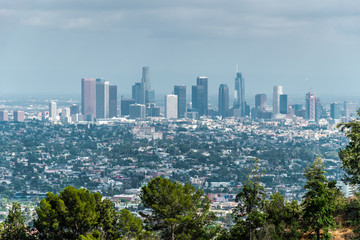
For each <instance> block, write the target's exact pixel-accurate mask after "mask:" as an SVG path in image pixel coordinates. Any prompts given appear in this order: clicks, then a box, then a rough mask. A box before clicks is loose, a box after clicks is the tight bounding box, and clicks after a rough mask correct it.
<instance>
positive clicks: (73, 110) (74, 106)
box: [70, 104, 80, 115]
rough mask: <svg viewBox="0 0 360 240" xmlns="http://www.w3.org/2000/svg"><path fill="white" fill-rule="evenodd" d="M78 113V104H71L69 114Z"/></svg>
mask: <svg viewBox="0 0 360 240" xmlns="http://www.w3.org/2000/svg"><path fill="white" fill-rule="evenodd" d="M79 113H80V109H79V106H78V105H77V104H72V105H71V106H70V115H76V114H79Z"/></svg>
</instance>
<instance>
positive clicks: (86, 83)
mask: <svg viewBox="0 0 360 240" xmlns="http://www.w3.org/2000/svg"><path fill="white" fill-rule="evenodd" d="M81 113H82V114H83V115H84V116H85V118H87V119H89V118H94V117H96V79H88V78H83V79H81Z"/></svg>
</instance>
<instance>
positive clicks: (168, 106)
mask: <svg viewBox="0 0 360 240" xmlns="http://www.w3.org/2000/svg"><path fill="white" fill-rule="evenodd" d="M177 103H178V96H177V95H173V94H169V95H166V96H165V118H167V119H170V118H178V106H177Z"/></svg>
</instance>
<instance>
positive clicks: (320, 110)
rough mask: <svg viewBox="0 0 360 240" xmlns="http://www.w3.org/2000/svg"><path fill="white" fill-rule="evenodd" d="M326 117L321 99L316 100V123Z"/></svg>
mask: <svg viewBox="0 0 360 240" xmlns="http://www.w3.org/2000/svg"><path fill="white" fill-rule="evenodd" d="M323 117H325V114H324V108H323V106H322V105H321V101H320V98H318V97H316V98H315V121H316V122H318V121H319V120H320V119H321V118H323Z"/></svg>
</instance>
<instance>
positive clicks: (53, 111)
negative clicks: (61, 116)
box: [49, 101, 57, 122]
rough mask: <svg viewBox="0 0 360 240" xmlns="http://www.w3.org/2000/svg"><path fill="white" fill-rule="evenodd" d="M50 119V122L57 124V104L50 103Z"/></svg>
mask: <svg viewBox="0 0 360 240" xmlns="http://www.w3.org/2000/svg"><path fill="white" fill-rule="evenodd" d="M49 118H50V121H53V122H55V121H56V120H57V108H56V102H53V101H52V102H50V103H49Z"/></svg>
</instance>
